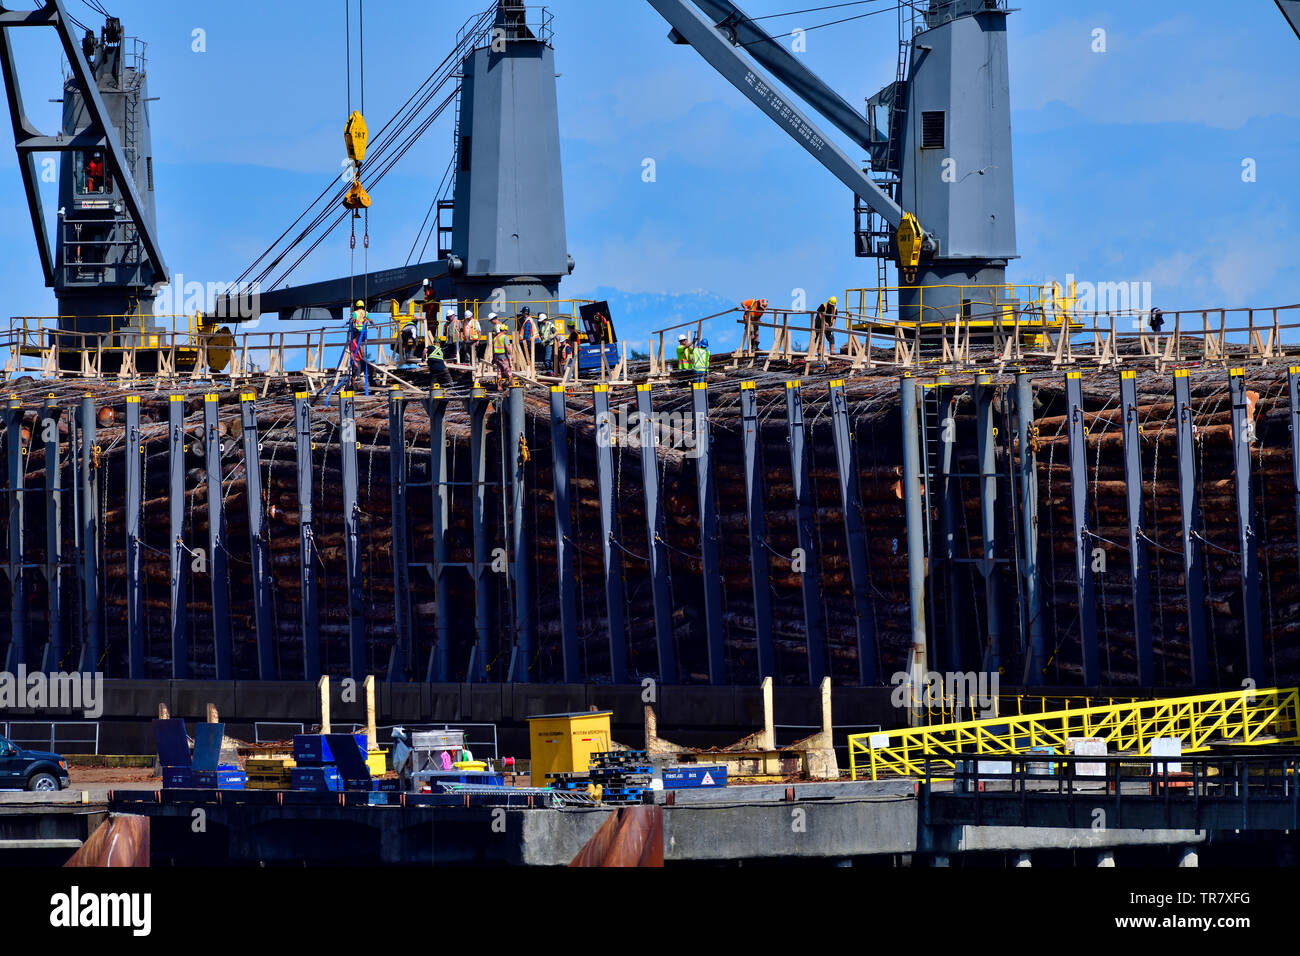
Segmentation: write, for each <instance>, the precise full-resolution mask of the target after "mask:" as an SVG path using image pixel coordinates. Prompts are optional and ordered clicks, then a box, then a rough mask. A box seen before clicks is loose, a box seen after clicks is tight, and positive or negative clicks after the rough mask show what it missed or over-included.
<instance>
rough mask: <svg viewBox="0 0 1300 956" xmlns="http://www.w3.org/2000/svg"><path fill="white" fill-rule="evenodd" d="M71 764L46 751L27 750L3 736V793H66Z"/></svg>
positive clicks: (0, 740) (0, 748)
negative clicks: (23, 791)
mask: <svg viewBox="0 0 1300 956" xmlns="http://www.w3.org/2000/svg"><path fill="white" fill-rule="evenodd" d="M67 786H68V762H67V761H66V760H64V759H63V758H62V757H61V756H59V755H58V754H55V753H49V752H47V751H44V750H24V749H22V748H21V747H19V746H18V745H17V744H14V743H11V742H10V741H8V740H6V739H5V738H4V737H0V790H63V789H65V788H66V787H67Z"/></svg>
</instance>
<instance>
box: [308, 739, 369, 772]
mask: <svg viewBox="0 0 1300 956" xmlns="http://www.w3.org/2000/svg"><path fill="white" fill-rule="evenodd" d="M353 736H354V737H355V738H356V739H357V747H358V749H360V751H361V755H362V756H363V757H364V756H365V754H366V735H365V734H353ZM293 759H294V761H295V762H296V763H298V764H299V765H301V766H308V767H318V766H323V765H325V764H332V763H334V762H335V760H334V754H333V752H332V751H331V750H330V744H329V741H328V740H326V739H325V735H324V734H295V735H294V738H293Z"/></svg>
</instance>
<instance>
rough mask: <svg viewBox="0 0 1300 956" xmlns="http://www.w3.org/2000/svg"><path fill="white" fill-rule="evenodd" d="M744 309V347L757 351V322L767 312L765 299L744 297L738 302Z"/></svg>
mask: <svg viewBox="0 0 1300 956" xmlns="http://www.w3.org/2000/svg"><path fill="white" fill-rule="evenodd" d="M740 307H741V308H742V309H744V310H745V348H746V349H747V350H748V351H750V352H757V351H758V331H759V326H758V323H759V322H761V321H763V315H764V314H765V313H766V312H767V299H746V300H745V301H744V302H742V303H740Z"/></svg>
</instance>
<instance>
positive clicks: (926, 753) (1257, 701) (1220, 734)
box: [849, 687, 1300, 780]
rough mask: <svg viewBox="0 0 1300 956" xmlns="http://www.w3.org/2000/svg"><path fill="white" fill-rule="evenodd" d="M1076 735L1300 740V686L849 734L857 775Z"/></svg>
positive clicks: (943, 763)
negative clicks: (1298, 687)
mask: <svg viewBox="0 0 1300 956" xmlns="http://www.w3.org/2000/svg"><path fill="white" fill-rule="evenodd" d="M1071 737H1101V738H1103V739H1105V740H1106V742H1107V745H1108V749H1109V750H1110V752H1111V753H1138V754H1144V753H1146V752H1147V750H1148V748H1149V747H1150V744H1151V741H1152V740H1153V739H1155V738H1156V737H1178V738H1181V739H1182V742H1183V752H1184V753H1191V752H1196V751H1202V750H1208V749H1210V746H1211V744H1235V745H1243V744H1277V743H1297V742H1300V689H1297V688H1294V687H1292V688H1289V689H1285V690H1283V689H1278V688H1268V689H1266V690H1239V691H1231V692H1229V693H1226V694H1202V695H1198V696H1195V697H1164V698H1159V699H1156V700H1144V701H1132V702H1128V703H1123V704H1107V705H1103V706H1098V707H1084V708H1079V709H1074V710H1056V711H1050V712H1048V713H1042V714H1024V715H1019V716H1014V717H988V718H983V719H981V720H967V721H962V722H960V723H953V724H937V725H935V726H932V727H910V728H907V729H905V730H890V731H884V732H881V733H874V734H872V733H867V734H853V735H852V736H850V737H849V764H850V766H851V768H852V773H853V779H854V780H857V779H859V774H863V775H865V774H867V773H870V777H871V779H872V780H875V779H877V778H878V776H879V775H880V774H886V775H897V776H905V777H908V776H910V777H917V776H924V774H925V761H926V759H927V758H929V759H930V760H931V762H932V768H944V767H946V768H951V767H953V761H952V760H945V759H944V758H945V757H947V756H949V755H956V754H989V755H992V756H997V755H1008V754H1022V753H1026V752H1028V751H1029V748H1031V747H1051V748H1053V749H1054V750H1055V752H1057V753H1065V749H1066V741H1067V740H1068V739H1069V738H1071Z"/></svg>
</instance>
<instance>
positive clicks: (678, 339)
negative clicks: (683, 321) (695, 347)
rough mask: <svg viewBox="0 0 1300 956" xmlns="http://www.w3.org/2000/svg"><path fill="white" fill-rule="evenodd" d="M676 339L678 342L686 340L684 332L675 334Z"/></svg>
mask: <svg viewBox="0 0 1300 956" xmlns="http://www.w3.org/2000/svg"><path fill="white" fill-rule="evenodd" d="M677 341H678V342H685V341H686V335H685V333H683V334H681V335H679V336H677Z"/></svg>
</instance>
